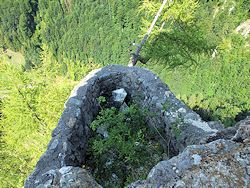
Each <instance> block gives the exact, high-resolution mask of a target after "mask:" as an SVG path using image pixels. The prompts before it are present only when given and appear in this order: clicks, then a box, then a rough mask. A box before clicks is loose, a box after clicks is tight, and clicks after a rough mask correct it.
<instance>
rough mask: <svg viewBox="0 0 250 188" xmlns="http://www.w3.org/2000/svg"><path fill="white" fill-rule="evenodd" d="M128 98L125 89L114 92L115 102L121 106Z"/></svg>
mask: <svg viewBox="0 0 250 188" xmlns="http://www.w3.org/2000/svg"><path fill="white" fill-rule="evenodd" d="M126 96H127V92H126V91H125V89H123V88H121V89H116V90H114V91H112V97H113V100H114V101H115V102H118V103H120V104H122V103H123V102H124V100H125V98H126Z"/></svg>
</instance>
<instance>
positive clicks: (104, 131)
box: [96, 125, 109, 138]
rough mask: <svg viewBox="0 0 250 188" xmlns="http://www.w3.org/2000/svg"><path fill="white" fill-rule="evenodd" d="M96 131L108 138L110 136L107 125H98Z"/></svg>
mask: <svg viewBox="0 0 250 188" xmlns="http://www.w3.org/2000/svg"><path fill="white" fill-rule="evenodd" d="M96 132H97V133H98V134H100V135H102V136H103V137H104V138H108V137H109V133H108V131H107V126H105V125H102V126H99V127H97V129H96Z"/></svg>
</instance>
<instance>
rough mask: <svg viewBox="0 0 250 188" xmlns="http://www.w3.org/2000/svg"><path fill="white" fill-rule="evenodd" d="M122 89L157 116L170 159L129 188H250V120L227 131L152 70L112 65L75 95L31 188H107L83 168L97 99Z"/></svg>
mask: <svg viewBox="0 0 250 188" xmlns="http://www.w3.org/2000/svg"><path fill="white" fill-rule="evenodd" d="M121 88H122V89H124V90H125V91H126V93H127V98H128V100H131V101H133V102H135V103H137V104H138V105H139V106H140V107H141V108H146V109H148V110H149V111H150V112H152V113H154V114H155V115H154V116H152V117H148V119H147V124H148V126H156V127H161V128H163V129H164V130H165V131H164V134H165V135H164V136H165V137H166V138H168V142H167V143H165V147H166V148H167V149H168V151H169V157H170V159H168V160H165V161H161V162H159V163H158V164H156V165H155V167H153V168H152V170H151V171H150V172H149V174H148V177H147V179H146V180H138V181H136V182H134V183H132V184H131V185H129V187H131V188H132V187H140V188H142V187H197V188H200V187H246V188H247V187H249V186H250V119H246V120H244V121H242V122H240V123H238V124H237V125H236V126H235V127H233V128H227V129H225V128H223V125H221V124H220V123H218V122H204V121H202V119H201V118H200V116H199V115H198V114H196V113H195V112H193V111H192V110H191V109H189V108H188V107H187V106H186V105H185V104H184V103H182V102H181V101H179V100H178V99H176V97H175V96H174V95H173V94H172V92H171V91H170V90H169V88H168V86H167V85H166V84H164V83H163V82H161V80H160V79H159V78H158V77H157V76H156V75H154V74H153V73H152V72H150V71H149V70H147V69H143V68H138V67H124V66H119V65H111V66H107V67H104V68H102V69H98V70H95V71H92V72H91V73H90V74H89V75H88V76H86V77H85V78H84V79H83V80H82V81H81V82H80V83H79V85H78V86H76V87H75V89H74V90H73V91H72V93H71V96H70V97H69V99H68V100H67V102H66V103H65V109H64V112H63V114H62V116H61V118H60V120H59V122H58V125H57V127H56V128H55V130H54V131H53V133H52V139H51V141H50V143H49V145H48V148H47V151H46V152H45V153H44V154H43V155H42V156H41V158H40V160H39V161H38V163H37V165H36V167H35V170H34V172H33V173H32V174H31V175H30V176H29V177H28V178H27V180H26V182H25V187H27V188H33V187H38V188H45V187H46V188H49V187H55V188H56V187H66V188H67V187H69V188H70V187H101V185H98V184H97V183H96V182H95V180H94V178H93V177H92V176H91V174H89V173H88V171H87V170H85V169H83V168H82V167H83V166H84V164H85V159H86V149H87V144H88V139H89V137H90V132H91V131H90V129H89V125H90V123H91V122H92V121H93V120H94V118H95V117H96V115H97V113H98V112H99V110H100V109H99V108H100V107H99V104H98V101H97V98H98V97H99V96H102V95H106V96H109V95H111V93H112V91H114V90H117V89H121ZM176 130H178V131H176ZM163 144H164V143H163Z"/></svg>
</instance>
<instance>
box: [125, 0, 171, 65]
mask: <svg viewBox="0 0 250 188" xmlns="http://www.w3.org/2000/svg"><path fill="white" fill-rule="evenodd" d="M171 1H172V0H170V2H171ZM167 2H168V0H164V1H163V2H162V4H161V7H160V9H159V10H158V12H157V14H156V15H155V17H154V20H153V22H152V23H151V25H150V27H149V29H148V31H147V33H146V34H145V35H144V37H143V39H142V41H141V43H140V44H139V45H138V46H137V49H136V51H135V53H132V54H131V58H130V62H129V64H128V66H135V65H136V63H137V61H140V62H141V63H143V64H145V63H146V62H145V61H141V60H142V59H143V58H142V57H141V56H140V52H141V49H142V47H143V45H144V44H145V43H146V42H147V40H148V37H149V35H150V34H151V32H152V30H153V28H154V26H155V24H156V21H157V20H158V18H159V16H160V14H161V12H162V10H163V8H164V6H165V5H166V3H167Z"/></svg>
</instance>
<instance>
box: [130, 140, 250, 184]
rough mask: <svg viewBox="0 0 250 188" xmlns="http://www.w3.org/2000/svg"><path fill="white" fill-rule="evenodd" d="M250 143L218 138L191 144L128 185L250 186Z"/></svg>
mask: <svg viewBox="0 0 250 188" xmlns="http://www.w3.org/2000/svg"><path fill="white" fill-rule="evenodd" d="M249 160H250V153H249V145H248V146H247V145H243V144H239V143H235V142H233V141H230V140H223V139H220V140H216V141H213V142H210V143H209V144H205V145H193V146H188V147H187V148H186V149H185V150H184V151H183V152H182V153H181V154H179V155H178V156H176V157H173V158H171V159H170V160H167V161H162V162H160V163H158V164H157V165H156V166H155V167H153V169H152V170H151V171H150V173H149V175H148V178H147V179H146V180H143V181H137V182H135V183H132V184H131V185H130V186H128V187H129V188H132V187H133V188H146V187H162V188H169V187H183V188H184V187H185V188H188V187H193V188H200V187H204V188H205V187H214V188H216V187H223V188H231V187H242V188H248V187H249V186H250V175H249V173H248V167H249V162H250V161H249Z"/></svg>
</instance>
